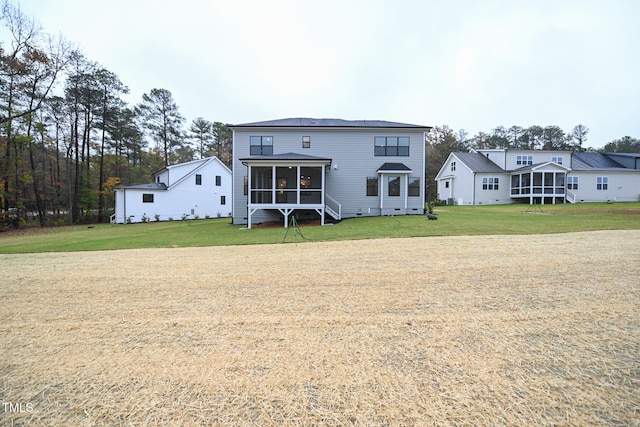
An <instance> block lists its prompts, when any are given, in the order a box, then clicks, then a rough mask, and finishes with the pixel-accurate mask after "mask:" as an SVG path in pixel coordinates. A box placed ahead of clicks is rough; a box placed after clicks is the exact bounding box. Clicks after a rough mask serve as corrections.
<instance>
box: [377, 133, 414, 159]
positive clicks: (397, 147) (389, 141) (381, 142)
mask: <svg viewBox="0 0 640 427" xmlns="http://www.w3.org/2000/svg"><path fill="white" fill-rule="evenodd" d="M373 145H374V148H373V154H374V155H375V156H408V155H409V137H408V136H376V137H375V138H374V141H373Z"/></svg>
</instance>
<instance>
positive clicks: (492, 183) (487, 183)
mask: <svg viewBox="0 0 640 427" xmlns="http://www.w3.org/2000/svg"><path fill="white" fill-rule="evenodd" d="M499 180H500V178H494V177H487V178H482V189H483V190H497V189H498V184H499Z"/></svg>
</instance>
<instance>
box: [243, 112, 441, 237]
mask: <svg viewBox="0 0 640 427" xmlns="http://www.w3.org/2000/svg"><path fill="white" fill-rule="evenodd" d="M231 129H232V130H233V223H234V224H248V226H249V228H250V227H251V224H255V223H260V222H265V221H274V220H279V221H283V225H284V226H285V227H286V226H287V225H288V224H289V220H290V217H291V215H292V214H294V213H295V215H297V216H298V218H299V219H302V218H320V221H321V223H323V224H324V220H325V215H328V216H330V217H332V218H334V219H337V220H340V219H343V218H351V217H357V216H378V215H407V214H424V182H425V133H426V132H427V131H428V130H429V129H430V128H429V127H427V126H420V125H412V124H406V123H395V122H387V121H380V120H341V119H312V118H289V119H281V120H272V121H266V122H257V123H245V124H240V125H234V126H231Z"/></svg>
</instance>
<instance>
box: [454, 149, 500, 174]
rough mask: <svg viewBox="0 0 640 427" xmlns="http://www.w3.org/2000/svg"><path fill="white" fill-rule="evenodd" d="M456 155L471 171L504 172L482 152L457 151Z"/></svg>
mask: <svg viewBox="0 0 640 427" xmlns="http://www.w3.org/2000/svg"><path fill="white" fill-rule="evenodd" d="M455 155H456V157H457V158H458V159H459V160H460V161H461V162H462V163H464V164H465V165H466V166H467V167H468V168H469V169H471V171H473V172H481V173H504V172H506V171H505V170H504V169H502V168H501V167H500V166H498V165H496V164H495V163H493V162H492V161H491V160H489V159H487V158H486V157H485V156H484V155H482V154H480V153H464V152H457V153H455Z"/></svg>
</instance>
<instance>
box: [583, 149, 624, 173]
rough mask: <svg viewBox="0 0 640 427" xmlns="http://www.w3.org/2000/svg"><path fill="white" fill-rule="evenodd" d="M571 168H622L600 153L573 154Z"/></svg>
mask: <svg viewBox="0 0 640 427" xmlns="http://www.w3.org/2000/svg"><path fill="white" fill-rule="evenodd" d="M571 168H572V169H574V170H589V169H621V168H623V166H622V165H621V164H620V163H618V162H616V161H614V160H612V159H611V158H609V157H607V156H606V155H604V154H602V153H585V152H582V151H577V152H575V153H573V156H572V159H571Z"/></svg>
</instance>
